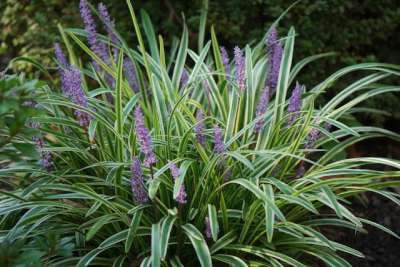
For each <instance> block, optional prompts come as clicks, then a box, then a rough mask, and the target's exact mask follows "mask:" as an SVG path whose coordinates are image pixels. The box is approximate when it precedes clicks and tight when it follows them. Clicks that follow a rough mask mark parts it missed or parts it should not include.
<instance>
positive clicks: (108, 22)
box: [98, 3, 120, 60]
mask: <svg viewBox="0 0 400 267" xmlns="http://www.w3.org/2000/svg"><path fill="white" fill-rule="evenodd" d="M98 10H99V14H100V16H101V17H102V19H103V21H104V29H105V30H106V31H107V34H108V37H109V38H110V39H111V42H113V43H114V44H116V45H119V44H120V41H119V39H118V37H117V35H116V34H115V33H114V31H113V29H114V28H115V24H114V21H113V20H112V19H111V16H110V13H108V10H107V7H106V6H105V5H104V4H103V3H100V4H99V5H98ZM113 55H114V60H117V58H118V48H116V47H114V48H113Z"/></svg>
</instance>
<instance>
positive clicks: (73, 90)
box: [64, 66, 91, 127]
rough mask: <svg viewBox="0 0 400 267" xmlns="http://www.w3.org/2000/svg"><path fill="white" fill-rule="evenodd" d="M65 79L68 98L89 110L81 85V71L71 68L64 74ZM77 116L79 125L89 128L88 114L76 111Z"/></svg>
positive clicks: (89, 118)
mask: <svg viewBox="0 0 400 267" xmlns="http://www.w3.org/2000/svg"><path fill="white" fill-rule="evenodd" d="M64 74H65V75H64V77H65V82H66V83H65V86H66V88H65V89H66V92H68V96H69V97H70V99H71V100H72V102H74V103H75V104H77V105H79V106H81V107H83V108H87V107H88V102H87V98H86V95H85V92H84V91H83V89H82V85H81V74H80V72H79V70H78V69H77V68H75V67H73V66H71V67H70V68H69V69H67V70H65V72H64ZM74 114H75V116H76V117H77V119H78V122H79V125H81V126H84V127H88V126H89V123H90V120H91V117H90V115H89V114H88V113H86V112H84V111H81V110H78V109H77V110H75V112H74Z"/></svg>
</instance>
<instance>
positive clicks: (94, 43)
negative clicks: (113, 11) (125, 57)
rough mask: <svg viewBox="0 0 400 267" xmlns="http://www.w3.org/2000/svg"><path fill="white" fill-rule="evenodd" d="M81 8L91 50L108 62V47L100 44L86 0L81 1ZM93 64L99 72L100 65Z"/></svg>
mask: <svg viewBox="0 0 400 267" xmlns="http://www.w3.org/2000/svg"><path fill="white" fill-rule="evenodd" d="M79 8H80V13H81V17H82V20H83V24H84V25H85V31H86V33H87V35H88V42H89V46H90V49H91V50H92V51H93V52H94V53H95V54H96V55H97V56H99V57H100V58H101V59H102V60H103V61H105V62H108V61H109V56H108V52H107V47H106V45H105V44H104V43H101V42H99V40H98V39H97V31H96V24H95V22H94V19H93V16H92V12H91V11H90V7H89V4H88V3H87V1H86V0H80V3H79ZM93 64H94V66H95V68H96V70H97V71H99V70H100V67H99V65H98V64H97V63H96V62H94V63H93Z"/></svg>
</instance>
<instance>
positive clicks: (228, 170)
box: [222, 169, 232, 182]
mask: <svg viewBox="0 0 400 267" xmlns="http://www.w3.org/2000/svg"><path fill="white" fill-rule="evenodd" d="M231 176H232V170H231V169H227V170H226V171H225V172H224V174H223V175H222V177H224V182H227V181H229V179H230V178H231Z"/></svg>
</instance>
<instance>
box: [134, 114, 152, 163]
mask: <svg viewBox="0 0 400 267" xmlns="http://www.w3.org/2000/svg"><path fill="white" fill-rule="evenodd" d="M135 123H136V135H137V138H138V140H139V143H140V145H141V147H142V151H143V154H144V156H145V160H144V165H145V166H146V167H150V166H151V165H154V164H155V163H156V155H155V154H154V152H153V149H152V141H151V136H150V134H149V131H148V130H147V128H146V126H145V125H144V118H143V113H142V109H141V108H140V107H137V108H136V110H135Z"/></svg>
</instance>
